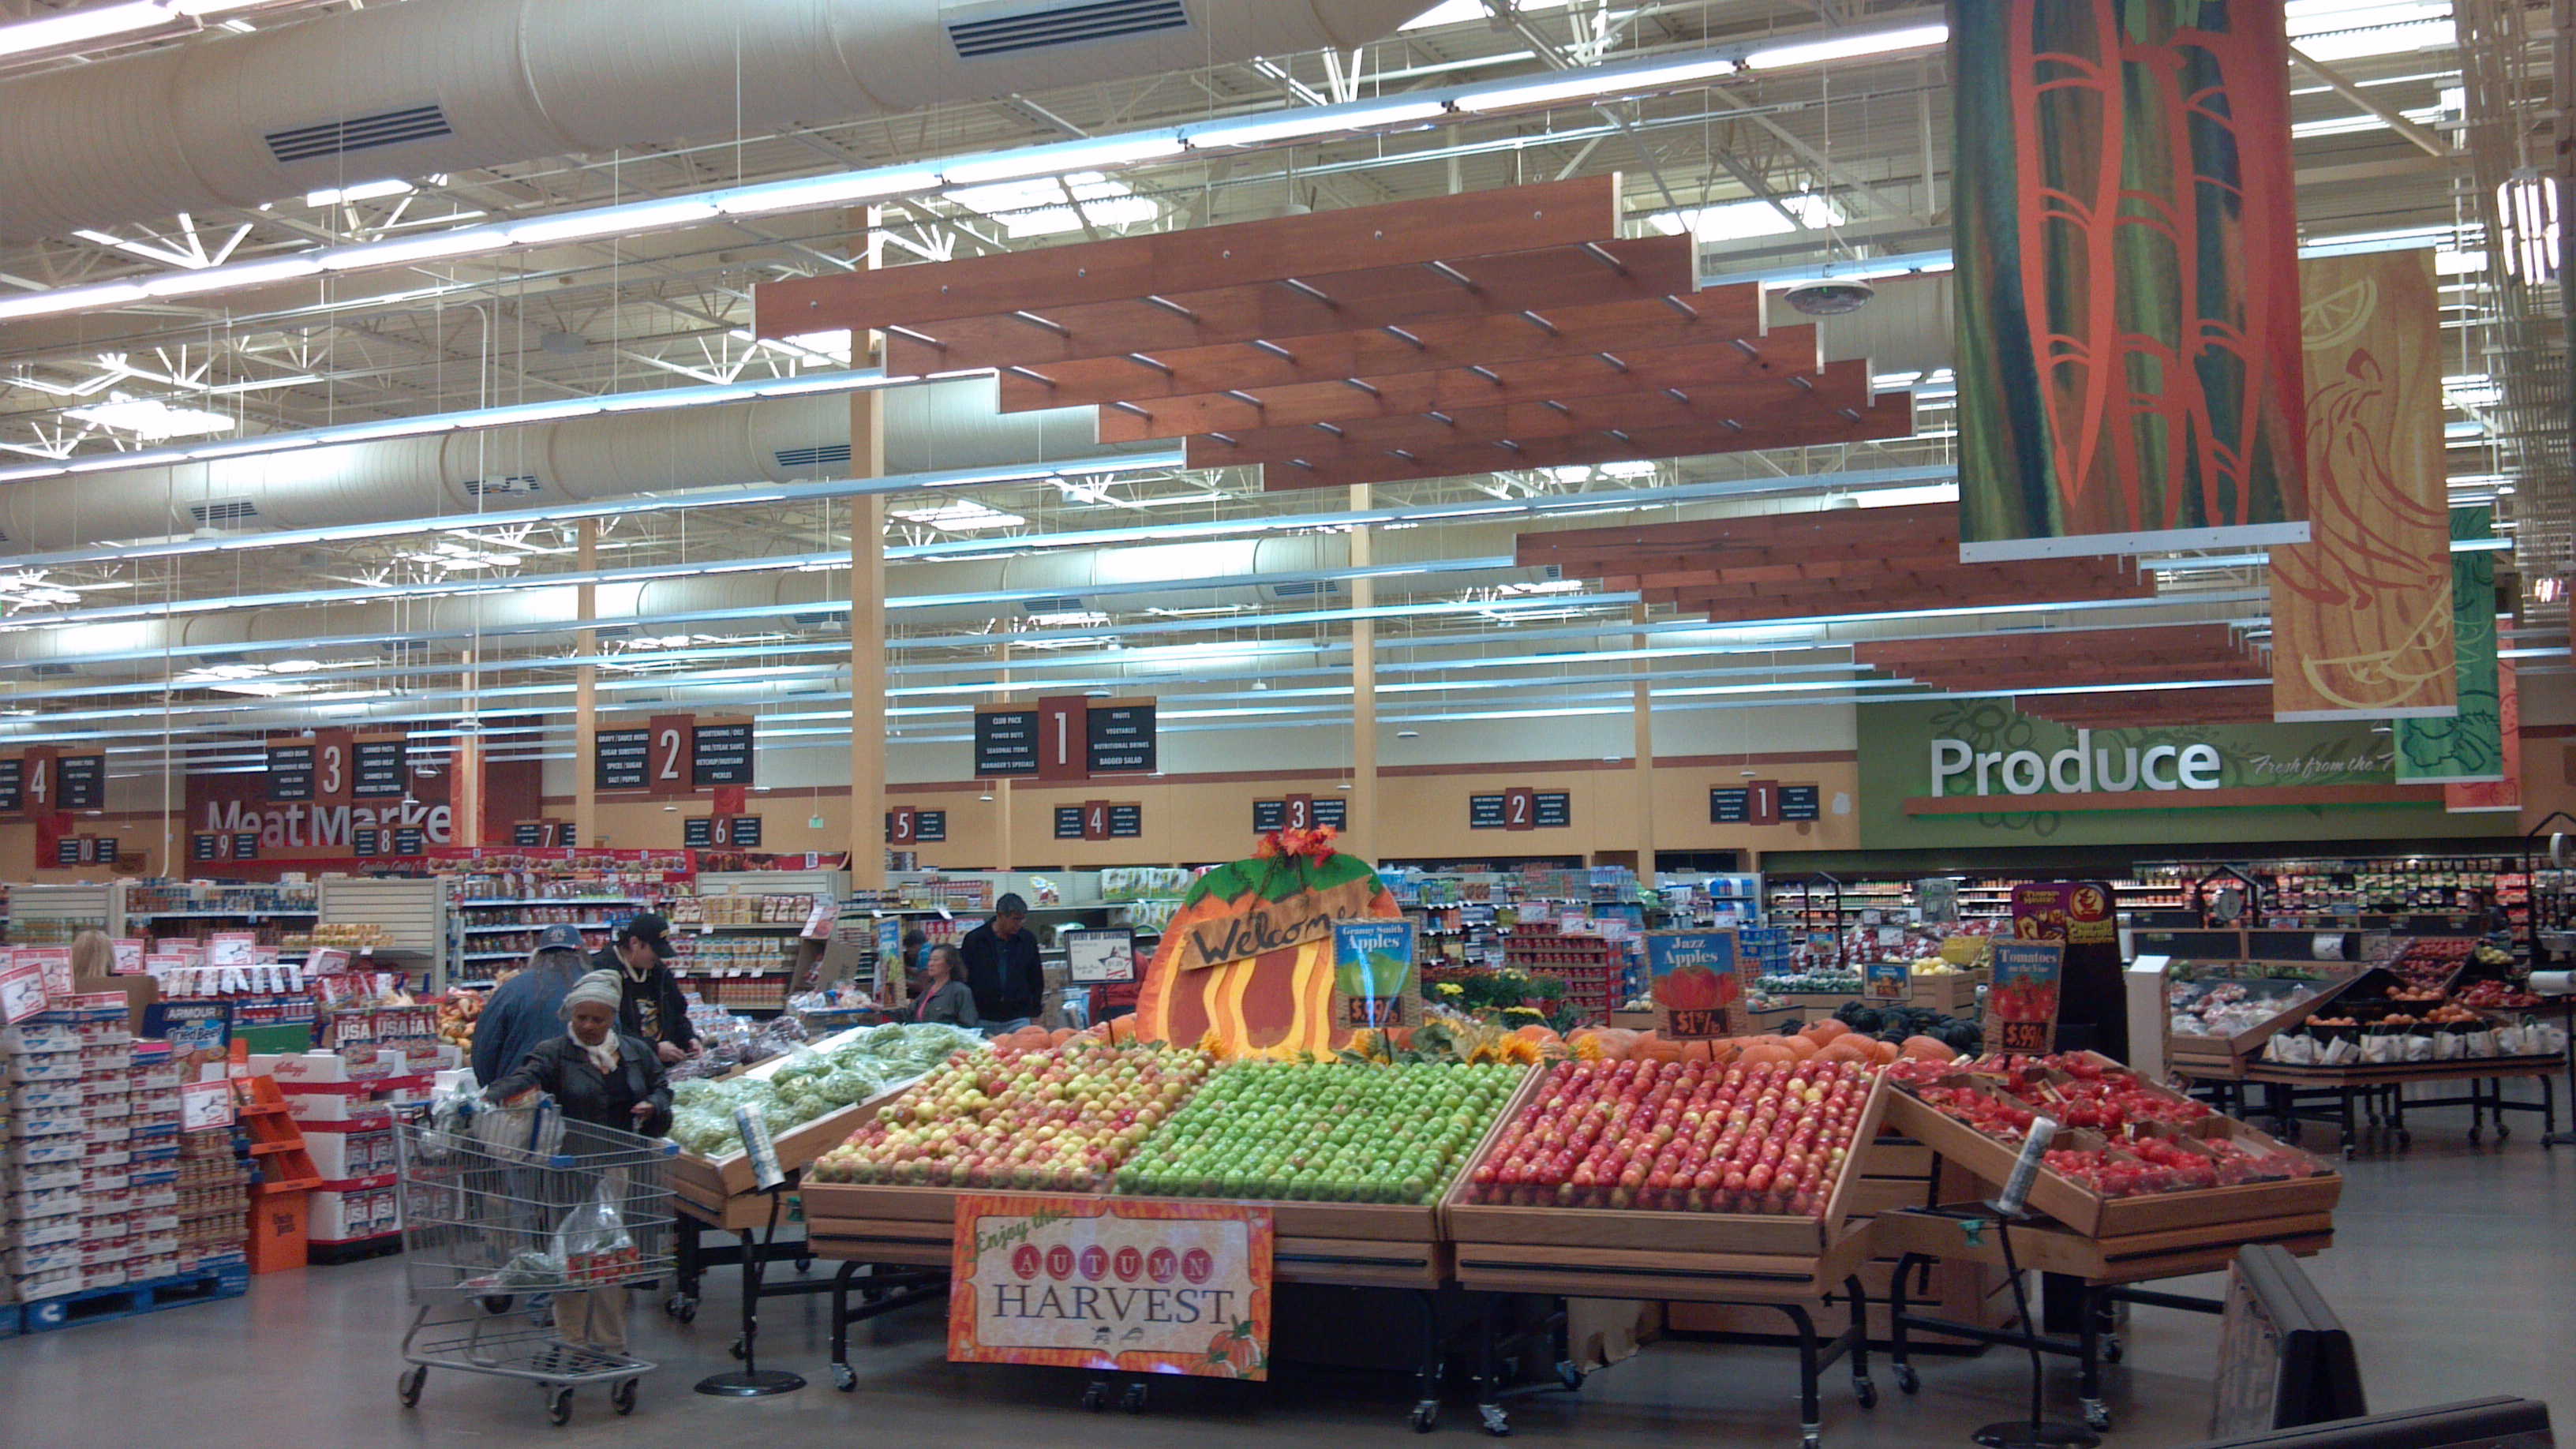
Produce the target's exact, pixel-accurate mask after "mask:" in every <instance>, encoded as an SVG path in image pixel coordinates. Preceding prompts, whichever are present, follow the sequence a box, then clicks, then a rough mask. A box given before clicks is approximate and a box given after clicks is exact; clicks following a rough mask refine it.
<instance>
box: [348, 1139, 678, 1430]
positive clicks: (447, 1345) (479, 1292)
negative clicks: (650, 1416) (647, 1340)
mask: <svg viewBox="0 0 2576 1449" xmlns="http://www.w3.org/2000/svg"><path fill="white" fill-rule="evenodd" d="M394 1147H395V1156H396V1163H397V1170H398V1172H399V1182H400V1187H401V1193H402V1221H403V1250H404V1254H405V1257H406V1260H407V1261H406V1263H405V1265H404V1266H405V1269H406V1273H407V1277H408V1279H409V1283H410V1290H411V1301H412V1302H413V1304H415V1305H416V1306H417V1309H418V1311H417V1312H416V1313H415V1314H414V1315H413V1318H412V1324H411V1328H410V1330H409V1331H408V1332H406V1333H405V1334H404V1335H403V1344H402V1356H403V1361H404V1362H405V1363H407V1364H410V1365H412V1368H411V1370H410V1371H409V1372H407V1373H405V1374H404V1375H403V1376H402V1380H401V1383H400V1391H401V1397H402V1402H403V1405H404V1407H406V1408H408V1407H411V1406H412V1405H415V1404H418V1403H419V1402H420V1395H421V1388H422V1385H423V1384H424V1382H425V1381H426V1380H427V1379H428V1377H429V1370H430V1369H432V1368H448V1369H455V1370H458V1371H460V1372H463V1373H473V1374H488V1375H492V1376H494V1377H499V1378H515V1379H521V1380H524V1381H527V1382H530V1383H534V1384H536V1385H537V1386H538V1387H539V1389H541V1390H542V1391H543V1392H544V1393H545V1395H546V1412H547V1417H548V1418H550V1419H551V1420H553V1422H555V1423H556V1424H562V1423H564V1422H566V1421H567V1420H569V1419H570V1418H571V1417H572V1392H573V1389H574V1387H575V1386H576V1385H580V1384H591V1383H604V1384H609V1385H611V1386H612V1387H611V1388H610V1391H609V1403H610V1405H611V1406H612V1407H614V1408H615V1409H616V1411H617V1412H618V1413H620V1414H625V1413H631V1412H633V1410H634V1408H635V1392H636V1384H637V1381H638V1380H639V1379H641V1377H642V1376H643V1375H645V1374H647V1373H650V1372H652V1370H653V1368H654V1367H655V1366H654V1365H653V1364H651V1363H649V1362H647V1361H645V1360H643V1359H639V1358H634V1357H631V1356H628V1355H626V1354H622V1353H609V1352H605V1351H602V1350H599V1349H595V1348H589V1347H585V1346H582V1345H576V1344H566V1343H562V1342H559V1341H557V1340H556V1339H555V1337H554V1334H553V1331H552V1330H551V1329H546V1328H537V1327H532V1326H530V1325H529V1324H528V1323H527V1322H526V1320H525V1319H523V1318H518V1317H515V1316H513V1315H512V1314H511V1311H510V1310H511V1309H512V1307H514V1306H515V1295H518V1294H523V1293H576V1292H585V1291H588V1290H591V1289H597V1288H615V1289H620V1290H623V1289H624V1288H626V1287H629V1286H634V1285H642V1284H647V1283H652V1282H656V1281H658V1280H659V1279H661V1278H662V1277H663V1276H664V1275H665V1274H667V1273H669V1272H670V1271H671V1255H670V1237H669V1232H670V1227H669V1224H670V1214H671V1189H670V1177H669V1170H670V1162H671V1156H672V1153H673V1151H674V1149H673V1148H672V1147H671V1145H670V1144H669V1143H667V1142H662V1141H658V1140H654V1139H650V1138H644V1137H638V1136H635V1135H634V1134H632V1133H628V1132H620V1131H617V1130H615V1129H613V1128H606V1127H594V1126H591V1125H589V1124H588V1123H582V1122H567V1121H565V1120H564V1119H563V1118H562V1117H561V1116H559V1115H558V1114H557V1113H556V1112H555V1109H554V1105H553V1103H552V1101H551V1100H549V1101H546V1102H544V1103H541V1104H540V1105H538V1106H536V1107H533V1108H525V1109H511V1108H484V1109H482V1110H479V1111H475V1112H472V1113H470V1114H461V1115H459V1116H457V1117H454V1118H449V1119H444V1120H442V1121H439V1122H437V1123H426V1122H420V1121H399V1122H397V1123H395V1125H394Z"/></svg>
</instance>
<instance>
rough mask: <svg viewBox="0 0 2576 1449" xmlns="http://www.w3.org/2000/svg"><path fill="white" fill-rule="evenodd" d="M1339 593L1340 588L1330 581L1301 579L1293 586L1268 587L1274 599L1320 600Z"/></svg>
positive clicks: (1274, 585) (1275, 585) (1277, 585)
mask: <svg viewBox="0 0 2576 1449" xmlns="http://www.w3.org/2000/svg"><path fill="white" fill-rule="evenodd" d="M1341 591H1342V586H1341V585H1340V584H1338V583H1335V582H1333V581H1332V580H1331V579H1303V580H1300V581H1298V582H1296V583H1293V584H1272V585H1270V586H1269V592H1270V597H1272V598H1274V599H1321V598H1327V597H1329V596H1331V595H1334V594H1338V593H1340V592H1341Z"/></svg>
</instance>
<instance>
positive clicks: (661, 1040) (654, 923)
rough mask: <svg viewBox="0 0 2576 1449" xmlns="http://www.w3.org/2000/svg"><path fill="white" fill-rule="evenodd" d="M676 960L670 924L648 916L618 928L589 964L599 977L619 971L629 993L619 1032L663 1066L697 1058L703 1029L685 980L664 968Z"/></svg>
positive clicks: (619, 1017) (621, 1009)
mask: <svg viewBox="0 0 2576 1449" xmlns="http://www.w3.org/2000/svg"><path fill="white" fill-rule="evenodd" d="M670 959H671V923H670V922H669V921H666V920H664V919H662V918H661V917H660V916H657V915H655V914H653V913H652V912H651V911H647V912H645V913H644V914H642V915H640V916H637V917H636V918H635V919H633V920H631V921H628V922H627V923H626V924H624V925H622V926H619V927H618V928H617V934H616V935H615V936H614V937H612V938H611V939H610V940H609V943H608V944H607V945H605V946H602V947H600V948H599V950H598V952H597V953H595V954H594V955H592V957H591V958H590V965H591V969H592V970H594V971H614V972H616V973H617V980H618V984H619V985H620V986H621V987H622V988H623V989H624V991H625V993H626V1000H625V1004H624V1005H622V1006H620V1007H619V1008H618V1012H617V1029H618V1030H619V1031H621V1032H624V1033H625V1034H626V1035H628V1036H633V1037H641V1038H643V1039H644V1043H645V1044H646V1045H647V1046H650V1047H651V1048H653V1052H654V1054H655V1055H656V1056H659V1057H660V1058H661V1059H662V1062H663V1064H664V1065H666V1066H667V1065H669V1064H670V1063H672V1062H676V1061H679V1060H681V1059H682V1058H684V1057H693V1056H696V1055H697V1054H698V1028H697V1025H696V1024H695V1023H693V1022H691V1021H690V1020H689V1003H688V1000H687V998H685V997H683V996H681V995H680V979H679V978H678V977H677V976H674V975H672V974H671V968H670V967H669V966H667V965H665V964H663V963H665V962H667V961H669V960H670Z"/></svg>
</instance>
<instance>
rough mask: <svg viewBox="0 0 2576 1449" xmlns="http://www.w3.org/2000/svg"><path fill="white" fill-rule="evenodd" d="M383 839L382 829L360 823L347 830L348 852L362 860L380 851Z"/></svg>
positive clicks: (382, 846)
mask: <svg viewBox="0 0 2576 1449" xmlns="http://www.w3.org/2000/svg"><path fill="white" fill-rule="evenodd" d="M384 841H385V836H384V832H383V831H381V830H378V829H376V828H375V827H374V826H372V825H361V826H359V827H357V828H356V829H354V830H351V831H350V832H349V852H350V853H351V854H352V855H355V856H357V857H358V858H360V859H362V860H363V859H365V858H367V857H369V856H372V855H376V854H379V853H380V852H382V851H383V849H384Z"/></svg>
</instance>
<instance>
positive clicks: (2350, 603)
mask: <svg viewBox="0 0 2576 1449" xmlns="http://www.w3.org/2000/svg"><path fill="white" fill-rule="evenodd" d="M2299 277H2300V284H2301V286H2302V287H2303V288H2304V289H2305V293H2306V305H2305V308H2304V310H2303V312H2302V316H2303V318H2304V328H2303V330H2304V335H2305V337H2306V339H2307V376H2308V438H2307V459H2308V526H2309V529H2310V533H2309V541H2308V542H2306V543H2298V544H2283V545H2280V546H2277V547H2275V548H2274V549H2273V550H2272V710H2273V717H2274V718H2275V719H2281V720H2322V719H2353V718H2367V719H2409V718H2429V717H2447V716H2449V715H2451V714H2453V713H2456V712H2457V710H2458V708H2459V695H2458V690H2457V674H2456V670H2455V662H2456V655H2455V653H2454V650H2453V648H2452V644H2451V520H2450V495H2449V486H2448V484H2447V483H2446V482H2445V481H2444V473H2443V462H2442V448H2443V440H2442V314H2441V298H2440V294H2439V293H2438V292H2437V291H2436V290H2435V288H2434V281H2433V254H2432V253H2431V252H2429V251H2407V252H2379V253H2374V254H2370V255H2365V256H2352V257H2316V258H2312V259H2310V260H2308V261H2304V262H2301V263H2300V264H2299Z"/></svg>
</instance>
